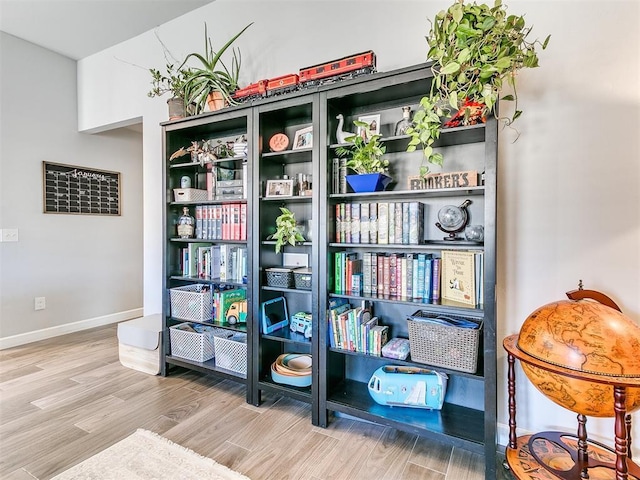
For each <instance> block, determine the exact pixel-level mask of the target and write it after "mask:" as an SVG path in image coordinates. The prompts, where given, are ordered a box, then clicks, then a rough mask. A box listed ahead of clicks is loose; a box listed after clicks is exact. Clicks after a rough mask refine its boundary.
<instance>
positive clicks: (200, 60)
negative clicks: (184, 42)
mask: <svg viewBox="0 0 640 480" xmlns="http://www.w3.org/2000/svg"><path fill="white" fill-rule="evenodd" d="M251 25H253V23H250V24H249V25H247V26H246V27H244V28H243V29H242V30H240V32H238V33H237V34H236V35H234V36H233V37H232V38H231V39H230V40H229V41H228V42H227V43H225V44H224V45H223V46H222V47H221V48H220V49H219V50H218V51H217V52H216V51H215V50H214V49H213V44H212V42H211V39H210V38H209V36H208V32H207V24H206V23H205V25H204V42H205V49H204V55H201V54H200V53H195V52H194V53H190V54H189V55H187V57H186V58H185V60H184V62H183V63H182V65H181V68H185V67H186V65H187V62H188V61H189V60H191V59H195V60H197V66H193V67H189V68H188V71H189V74H188V75H187V78H186V79H185V86H184V89H185V93H186V99H187V103H193V104H194V105H195V108H196V113H200V112H202V111H203V110H204V107H205V105H207V104H208V105H209V109H210V110H212V111H213V110H219V109H221V108H224V107H225V106H226V105H235V104H236V103H237V102H236V101H235V100H234V99H233V97H232V94H233V92H235V91H236V90H237V89H238V77H239V75H240V64H241V56H240V50H239V49H234V48H232V58H231V66H230V67H227V65H226V64H225V63H224V62H223V61H222V55H223V54H224V53H225V52H226V51H227V49H228V48H229V47H231V45H232V44H233V42H235V41H236V39H237V38H238V37H239V36H240V35H242V34H243V33H244V31H245V30H246V29H247V28H249V27H250V26H251Z"/></svg>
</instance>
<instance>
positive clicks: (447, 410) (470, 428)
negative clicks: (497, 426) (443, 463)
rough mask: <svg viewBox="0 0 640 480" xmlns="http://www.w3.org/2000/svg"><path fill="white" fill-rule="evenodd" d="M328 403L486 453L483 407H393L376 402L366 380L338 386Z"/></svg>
mask: <svg viewBox="0 0 640 480" xmlns="http://www.w3.org/2000/svg"><path fill="white" fill-rule="evenodd" d="M327 406H328V407H329V408H330V409H332V410H334V411H336V412H340V413H343V414H347V415H352V416H358V417H360V418H364V419H365V420H369V421H371V422H376V423H380V424H382V425H387V426H390V427H393V428H397V429H398V430H402V431H405V432H409V433H414V434H418V435H423V436H427V437H430V438H433V439H435V440H439V441H443V442H446V443H449V444H452V445H454V446H457V447H460V448H464V449H466V450H470V451H473V452H476V453H480V454H482V453H484V445H483V440H484V438H483V430H484V429H483V422H484V419H483V412H482V411H480V410H473V409H471V408H465V407H461V406H458V405H454V404H449V403H445V404H444V406H443V407H442V410H427V409H418V408H402V407H393V408H391V407H387V406H384V405H378V404H377V403H375V402H374V401H373V400H372V399H371V397H370V396H369V393H368V391H367V384H366V383H362V382H354V381H344V382H342V383H340V384H338V385H336V386H335V388H333V389H332V391H331V393H330V394H329V396H328V399H327Z"/></svg>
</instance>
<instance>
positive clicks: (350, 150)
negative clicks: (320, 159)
mask: <svg viewBox="0 0 640 480" xmlns="http://www.w3.org/2000/svg"><path fill="white" fill-rule="evenodd" d="M353 123H354V125H355V126H356V127H358V128H359V129H360V132H359V133H358V134H356V135H350V136H348V137H346V138H345V139H344V140H345V142H347V143H349V144H350V145H348V146H339V147H337V148H336V153H337V154H338V156H340V157H344V156H348V157H349V158H348V159H347V164H346V166H347V168H348V169H350V170H351V171H353V172H354V174H353V175H347V177H346V179H347V183H348V184H349V186H350V187H351V188H352V189H353V191H354V192H376V191H381V190H384V189H385V188H386V187H387V185H389V183H390V182H391V180H392V179H391V177H390V176H388V175H387V168H388V166H389V161H388V160H386V159H383V158H382V156H383V155H384V154H385V153H386V151H387V147H386V146H384V145H383V144H382V142H381V141H380V139H381V138H382V135H380V134H377V133H376V134H374V133H373V132H371V130H370V129H369V124H368V123H366V122H361V121H359V120H354V122H353Z"/></svg>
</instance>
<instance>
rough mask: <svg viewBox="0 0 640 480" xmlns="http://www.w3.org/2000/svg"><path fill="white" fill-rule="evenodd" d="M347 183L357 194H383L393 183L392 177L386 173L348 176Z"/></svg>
mask: <svg viewBox="0 0 640 480" xmlns="http://www.w3.org/2000/svg"><path fill="white" fill-rule="evenodd" d="M347 183H348V184H349V186H350V187H351V188H352V189H353V191H354V192H356V193H363V192H381V191H383V190H384V189H385V188H387V185H389V183H391V177H389V176H388V175H385V174H384V173H365V174H360V175H347Z"/></svg>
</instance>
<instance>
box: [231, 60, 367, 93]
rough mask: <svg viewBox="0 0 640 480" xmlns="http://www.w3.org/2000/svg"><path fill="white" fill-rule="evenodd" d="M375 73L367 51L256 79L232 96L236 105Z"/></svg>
mask: <svg viewBox="0 0 640 480" xmlns="http://www.w3.org/2000/svg"><path fill="white" fill-rule="evenodd" d="M375 71H376V54H375V53H374V52H373V51H372V50H369V51H366V52H362V53H357V54H355V55H349V56H348V57H343V58H340V59H338V60H332V61H330V62H324V63H320V64H318V65H313V66H311V67H305V68H301V69H300V71H299V72H298V73H297V74H296V73H291V74H288V75H282V76H280V77H276V78H271V79H268V80H259V81H257V82H255V83H252V84H251V85H248V86H246V87H245V88H241V89H239V90H236V92H235V93H234V94H233V95H232V97H233V99H234V100H235V101H236V102H245V101H249V100H254V99H259V98H266V97H271V96H273V95H278V94H281V93H288V92H293V91H296V90H300V89H303V88H308V87H315V86H318V85H323V84H325V83H331V82H335V81H338V80H346V79H349V78H354V77H357V76H359V75H364V74H368V73H374V72H375Z"/></svg>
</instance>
